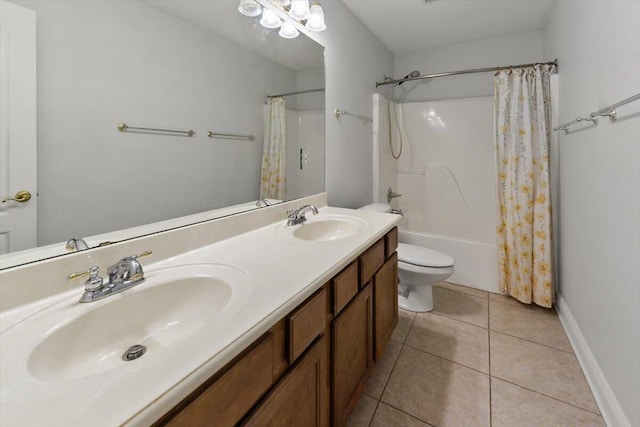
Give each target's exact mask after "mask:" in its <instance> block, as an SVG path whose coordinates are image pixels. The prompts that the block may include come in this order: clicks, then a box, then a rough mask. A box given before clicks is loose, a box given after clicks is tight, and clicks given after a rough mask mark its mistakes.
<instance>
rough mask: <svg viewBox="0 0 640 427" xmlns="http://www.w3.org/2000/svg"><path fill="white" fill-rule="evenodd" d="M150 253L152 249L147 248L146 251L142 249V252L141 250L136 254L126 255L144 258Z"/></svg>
mask: <svg viewBox="0 0 640 427" xmlns="http://www.w3.org/2000/svg"><path fill="white" fill-rule="evenodd" d="M152 253H153V251H152V250H150V249H147V250H146V251H144V252H142V253H140V254H138V255H131V256H128V257H127V258H133V259H138V258H144V257H146V256H149V255H151V254H152Z"/></svg>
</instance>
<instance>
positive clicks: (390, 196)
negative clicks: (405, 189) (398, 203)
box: [387, 187, 402, 203]
mask: <svg viewBox="0 0 640 427" xmlns="http://www.w3.org/2000/svg"><path fill="white" fill-rule="evenodd" d="M398 197H402V194H398V193H396V192H395V191H393V188H391V187H389V188H388V189H387V202H388V203H391V201H392V200H393V199H396V198H398Z"/></svg>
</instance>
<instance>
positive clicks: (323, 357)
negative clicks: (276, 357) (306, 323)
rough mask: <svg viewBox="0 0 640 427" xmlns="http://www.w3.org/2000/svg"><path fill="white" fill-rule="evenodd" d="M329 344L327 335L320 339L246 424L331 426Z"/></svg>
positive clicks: (285, 426) (264, 426)
mask: <svg viewBox="0 0 640 427" xmlns="http://www.w3.org/2000/svg"><path fill="white" fill-rule="evenodd" d="M327 345H328V344H327V338H326V336H322V337H321V338H319V339H318V340H317V341H316V343H315V344H314V345H313V346H312V347H311V348H310V349H309V350H307V352H306V353H305V355H304V356H303V357H302V358H301V359H299V360H298V362H297V363H296V365H295V366H294V367H293V368H292V369H291V370H290V371H289V372H288V373H287V374H286V375H285V376H284V378H283V379H282V380H281V381H280V382H279V383H278V384H277V385H276V387H275V388H274V389H273V390H272V391H271V392H270V393H269V394H268V395H267V397H266V398H265V399H264V401H263V402H262V403H261V404H260V406H259V407H258V408H257V409H256V410H255V411H254V412H253V413H252V414H251V415H250V416H249V417H248V418H247V420H246V421H245V422H244V423H243V425H245V426H254V427H267V426H273V427H275V426H278V427H300V426H304V427H314V426H316V427H324V426H328V425H329V416H328V406H327V403H328V399H329V396H328V389H327V387H326V384H327V380H326V378H327V375H328V374H329V371H328V363H327V350H326V346H327Z"/></svg>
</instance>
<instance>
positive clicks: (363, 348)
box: [155, 228, 398, 427]
mask: <svg viewBox="0 0 640 427" xmlns="http://www.w3.org/2000/svg"><path fill="white" fill-rule="evenodd" d="M397 236H398V230H397V228H394V229H392V230H391V231H389V232H388V233H387V234H386V235H385V236H384V237H382V238H381V239H379V240H378V241H377V242H376V243H374V244H373V245H371V247H369V248H368V249H367V250H365V251H364V252H363V253H362V254H360V255H359V256H358V257H357V258H356V259H355V260H353V261H352V262H351V263H350V264H349V265H348V266H347V267H346V268H344V269H343V270H342V271H341V272H340V273H338V274H337V275H336V276H334V277H333V278H332V279H331V280H329V282H328V283H326V284H325V285H323V286H322V287H321V288H320V289H319V290H318V291H316V292H315V293H314V294H313V295H312V296H311V297H309V298H307V300H306V301H304V302H303V303H302V304H300V305H299V306H298V307H296V308H295V309H294V310H293V311H292V312H291V313H289V314H288V315H287V316H285V317H284V318H282V319H281V320H279V321H278V322H277V323H276V325H275V326H273V327H272V328H271V329H270V330H269V331H268V332H267V333H265V334H264V335H263V336H262V337H260V338H259V339H257V340H256V341H255V342H254V343H253V344H251V345H250V346H249V347H248V348H247V349H245V350H244V351H243V352H242V353H241V354H240V355H239V356H238V357H236V358H235V359H234V360H233V361H232V362H230V363H229V364H227V365H226V366H225V367H224V368H223V369H222V370H220V371H219V372H218V373H216V374H215V375H214V376H212V377H211V378H210V379H209V380H207V381H206V382H205V383H204V384H203V385H202V386H201V387H199V388H198V389H197V390H196V391H195V392H193V393H192V394H191V395H190V396H188V397H187V398H186V399H184V400H183V401H182V402H181V403H180V404H179V405H177V406H176V407H175V408H173V409H172V410H171V411H169V412H168V413H167V414H165V415H164V416H163V417H162V418H161V419H160V420H159V421H158V422H157V423H156V424H155V425H170V426H199V425H211V426H213V425H215V426H220V427H224V426H234V425H236V424H238V423H240V424H242V425H246V426H264V425H278V426H285V425H289V426H314V425H315V426H328V425H333V426H343V425H346V423H347V421H348V419H349V415H350V414H351V411H352V410H353V408H354V407H355V404H356V403H357V400H358V398H359V396H360V394H361V393H362V391H363V390H364V386H365V383H366V380H367V378H368V375H369V373H370V371H371V368H372V367H373V363H374V360H375V359H377V358H379V357H380V356H381V355H382V352H383V350H384V347H385V344H386V343H387V341H388V340H389V338H390V336H391V333H392V332H393V328H394V327H395V325H396V323H397V320H398V304H397V303H398V298H397V280H398V279H397V277H398V259H397V255H396V253H395V250H396V247H397V242H398V240H397Z"/></svg>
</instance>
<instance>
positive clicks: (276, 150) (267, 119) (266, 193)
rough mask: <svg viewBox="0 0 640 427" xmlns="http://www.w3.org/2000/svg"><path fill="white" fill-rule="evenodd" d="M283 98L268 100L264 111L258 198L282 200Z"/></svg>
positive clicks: (284, 131)
mask: <svg viewBox="0 0 640 427" xmlns="http://www.w3.org/2000/svg"><path fill="white" fill-rule="evenodd" d="M284 104H285V101H284V98H282V97H275V98H268V99H267V105H266V107H265V111H264V143H263V147H262V168H261V170H260V198H261V199H264V198H266V197H269V198H273V199H284V198H285V195H284V192H285V178H284V173H285V171H286V163H285V162H286V148H285V144H286V137H287V134H286V125H285V117H286V115H285V108H284Z"/></svg>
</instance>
